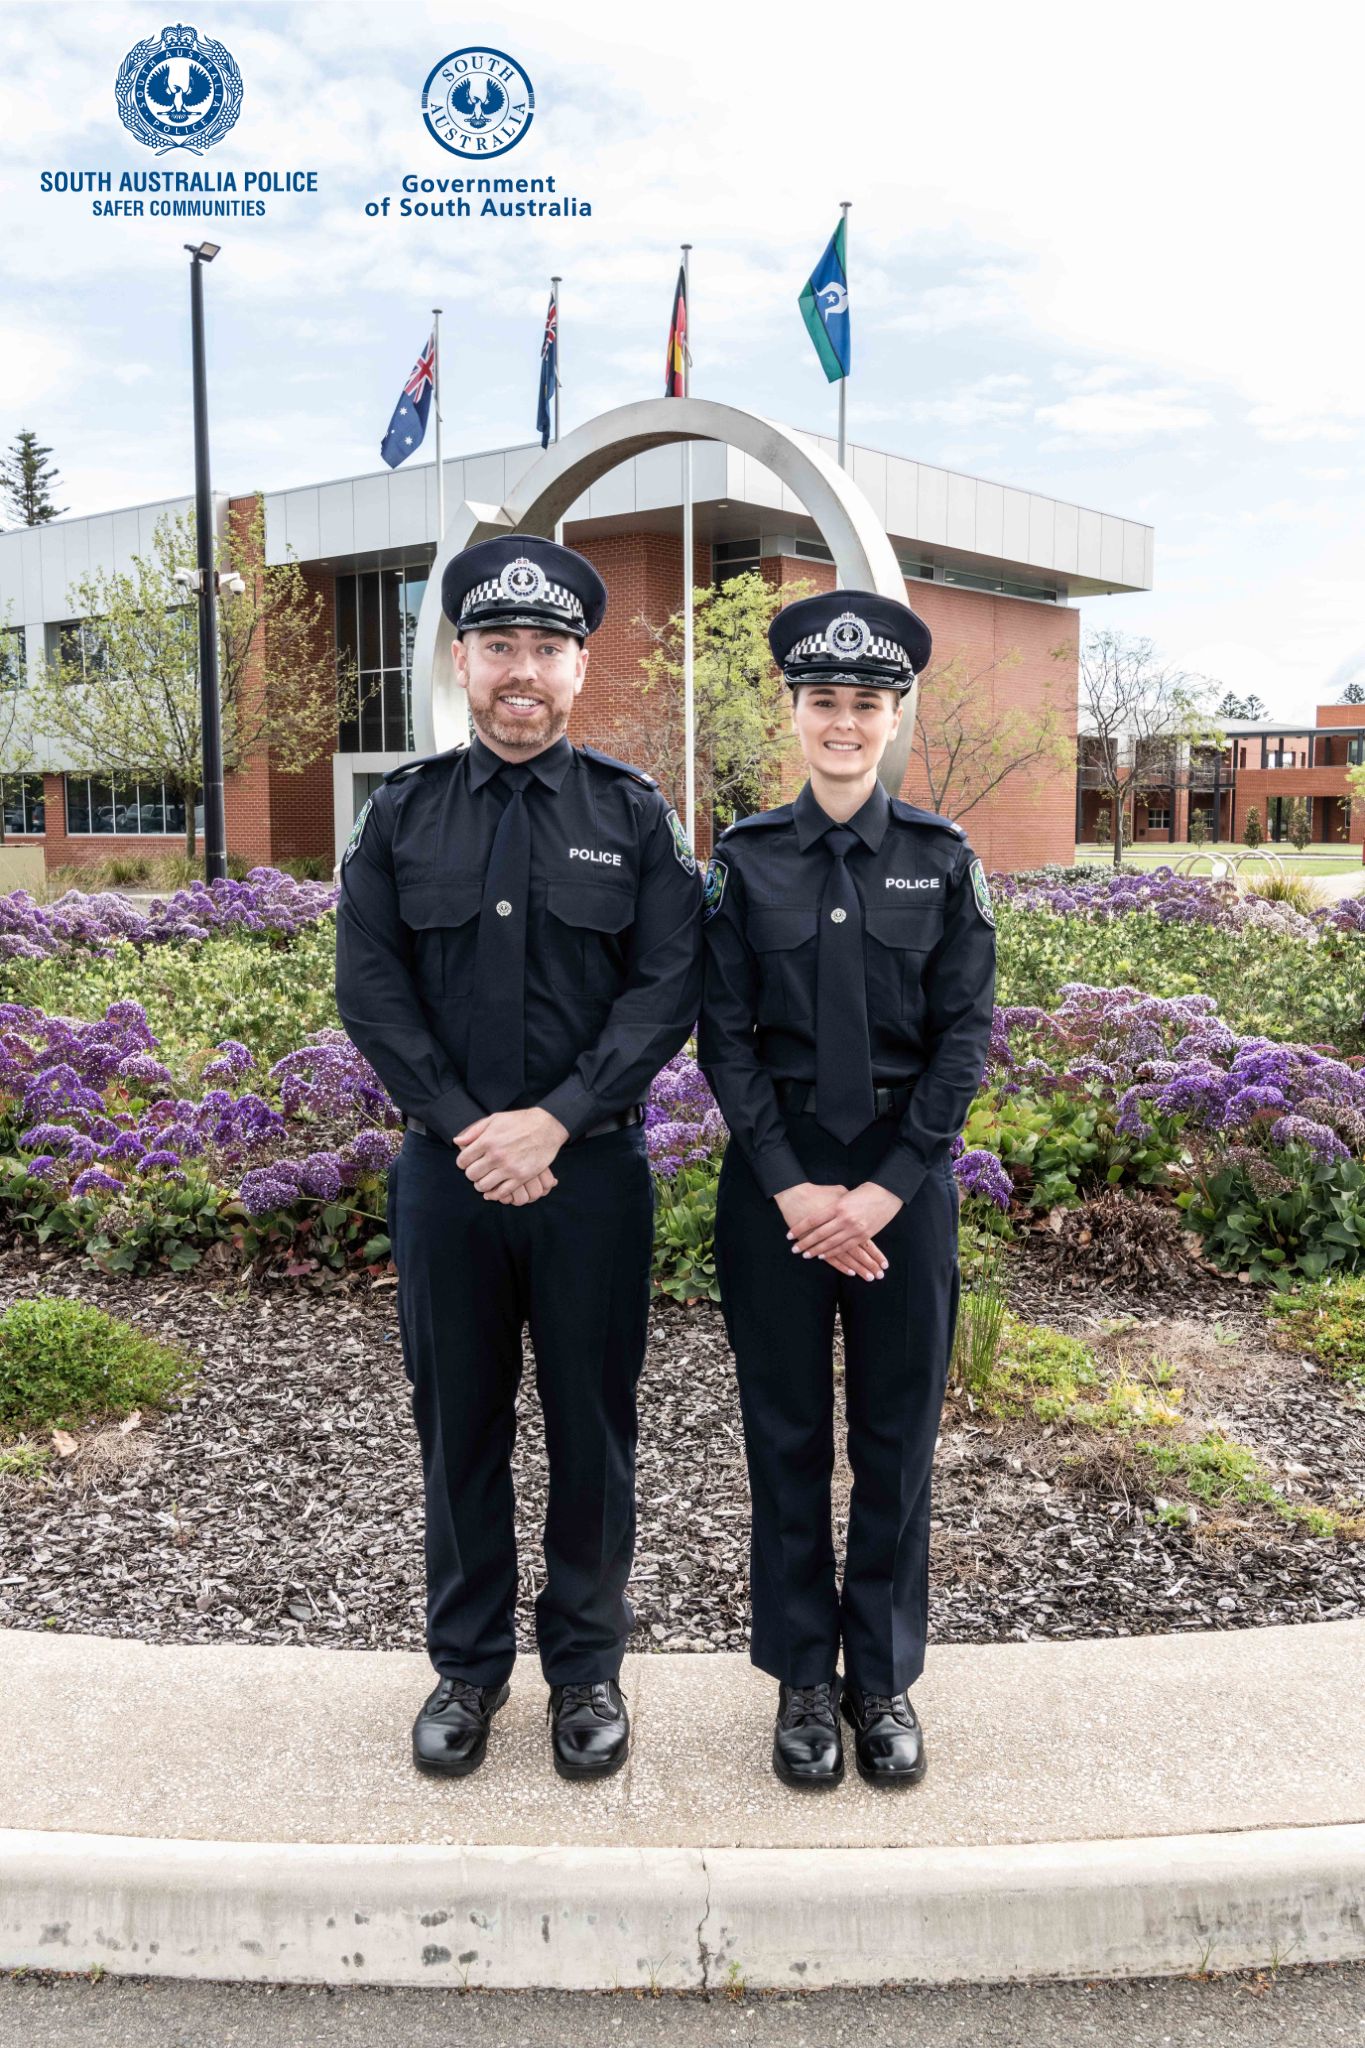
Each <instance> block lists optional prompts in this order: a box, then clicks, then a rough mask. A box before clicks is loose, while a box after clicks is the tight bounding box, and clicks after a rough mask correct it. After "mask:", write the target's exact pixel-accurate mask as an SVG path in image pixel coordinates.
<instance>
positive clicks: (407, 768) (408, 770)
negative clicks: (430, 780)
mask: <svg viewBox="0 0 1365 2048" xmlns="http://www.w3.org/2000/svg"><path fill="white" fill-rule="evenodd" d="M468 745H469V742H468V740H461V741H460V743H459V745H458V746H455V747H443V748H442V749H441V751H440V753H439V754H423V755H422V757H421V759H420V760H419V761H402V762H400V763H399V765H398V767H397V768H390V770H389V772H388V774H387V775H384V776H381V777H380V780H381V781H382V782H396V781H397V780H398V777H399V776H400V775H415V774H416V772H417V770H418V769H419V768H425V767H427V766H428V764H429V763H430V762H432V761H453V760H454V758H455V756H456V755H457V754H463V753H464V752H465V751H466V749H467V747H468Z"/></svg>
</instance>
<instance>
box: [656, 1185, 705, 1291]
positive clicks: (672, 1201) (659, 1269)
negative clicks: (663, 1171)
mask: <svg viewBox="0 0 1365 2048" xmlns="http://www.w3.org/2000/svg"><path fill="white" fill-rule="evenodd" d="M716 1181H717V1171H716V1168H715V1167H714V1166H711V1165H700V1166H680V1167H679V1168H678V1171H677V1173H676V1175H675V1176H674V1178H673V1179H672V1180H665V1179H664V1178H663V1177H662V1176H660V1177H659V1178H658V1179H656V1181H655V1183H654V1186H655V1189H656V1191H657V1200H656V1204H655V1211H654V1284H655V1286H656V1287H657V1288H658V1289H659V1291H660V1293H662V1294H668V1295H671V1296H672V1297H673V1299H674V1300H675V1301H719V1300H720V1282H719V1280H717V1278H716V1253H715V1235H716Z"/></svg>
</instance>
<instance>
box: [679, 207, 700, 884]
mask: <svg viewBox="0 0 1365 2048" xmlns="http://www.w3.org/2000/svg"><path fill="white" fill-rule="evenodd" d="M691 254H692V244H691V243H690V242H684V243H683V245H682V260H683V299H684V301H685V303H686V306H687V333H686V336H685V338H684V342H683V397H684V398H690V397H691V395H692V265H691V261H690V259H691ZM692 657H693V646H692V443H691V442H690V441H684V442H683V756H684V761H685V764H686V765H685V789H684V796H683V807H684V810H685V812H686V816H687V843H688V845H689V846H692V847H695V846H696V843H697V764H696V759H695V753H696V706H695V703H694V700H693V688H692V684H693V658H692Z"/></svg>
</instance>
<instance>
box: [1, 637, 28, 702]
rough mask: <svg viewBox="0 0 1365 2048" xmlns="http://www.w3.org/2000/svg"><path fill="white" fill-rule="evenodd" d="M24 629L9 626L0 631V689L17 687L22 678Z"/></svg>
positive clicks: (24, 643) (24, 645)
mask: <svg viewBox="0 0 1365 2048" xmlns="http://www.w3.org/2000/svg"><path fill="white" fill-rule="evenodd" d="M25 647H26V642H25V639H24V629H23V627H22V626H10V627H9V628H8V629H7V630H6V631H5V632H3V633H0V689H6V690H8V689H18V688H19V687H20V686H21V685H22V683H23V680H24V665H25V660H26V656H25Z"/></svg>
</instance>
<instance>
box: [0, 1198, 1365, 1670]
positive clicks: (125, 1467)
mask: <svg viewBox="0 0 1365 2048" xmlns="http://www.w3.org/2000/svg"><path fill="white" fill-rule="evenodd" d="M1091 1221H1092V1222H1094V1221H1095V1219H1093V1218H1092V1219H1091ZM1087 1227H1088V1226H1087ZM1077 1229H1078V1226H1077V1225H1075V1224H1074V1223H1068V1224H1067V1226H1066V1228H1065V1229H1064V1230H1062V1231H1060V1232H1059V1231H1051V1230H1042V1231H1037V1232H1033V1233H1030V1234H1028V1235H1027V1236H1025V1237H1024V1238H1023V1239H1022V1241H1021V1242H1020V1244H1019V1246H1018V1247H1017V1249H1016V1250H1014V1251H1013V1252H1012V1253H1011V1255H1010V1258H1009V1262H1008V1288H1009V1293H1010V1297H1011V1301H1012V1305H1013V1306H1014V1308H1015V1309H1016V1311H1017V1312H1018V1313H1019V1314H1020V1315H1022V1316H1025V1317H1027V1318H1028V1319H1030V1320H1034V1321H1040V1322H1047V1323H1050V1324H1053V1325H1055V1326H1058V1327H1061V1328H1064V1329H1067V1330H1069V1331H1072V1332H1074V1333H1075V1334H1078V1335H1082V1336H1085V1337H1086V1338H1087V1339H1089V1340H1092V1341H1095V1342H1097V1343H1100V1344H1111V1345H1112V1344H1114V1343H1123V1344H1129V1345H1131V1344H1133V1343H1134V1342H1137V1341H1139V1340H1140V1343H1141V1345H1143V1346H1145V1347H1146V1348H1147V1349H1148V1350H1149V1351H1150V1350H1156V1351H1158V1352H1159V1353H1160V1355H1162V1356H1164V1357H1166V1358H1167V1359H1168V1360H1169V1361H1170V1363H1171V1365H1172V1367H1173V1370H1174V1376H1175V1378H1176V1379H1177V1380H1179V1381H1182V1382H1183V1383H1184V1384H1185V1386H1186V1390H1187V1393H1186V1405H1187V1407H1190V1408H1197V1412H1198V1415H1199V1418H1200V1422H1201V1426H1202V1425H1204V1424H1205V1423H1207V1424H1208V1425H1209V1426H1221V1427H1223V1428H1225V1429H1226V1430H1227V1432H1228V1433H1229V1434H1230V1435H1233V1436H1235V1437H1236V1438H1237V1439H1238V1440H1239V1441H1240V1442H1243V1443H1245V1444H1246V1445H1248V1447H1250V1448H1251V1449H1253V1450H1254V1451H1256V1453H1257V1454H1258V1456H1259V1457H1260V1458H1261V1459H1262V1461H1263V1463H1264V1464H1265V1465H1266V1467H1267V1469H1268V1470H1269V1471H1270V1472H1271V1473H1272V1475H1273V1476H1276V1477H1277V1478H1279V1477H1281V1475H1283V1478H1282V1483H1283V1484H1284V1485H1285V1487H1286V1489H1287V1492H1288V1494H1289V1495H1290V1496H1291V1497H1292V1496H1293V1495H1294V1493H1295V1492H1296V1491H1298V1492H1299V1493H1304V1492H1305V1489H1306V1494H1305V1497H1307V1498H1311V1499H1312V1500H1313V1501H1315V1502H1317V1503H1320V1504H1323V1505H1334V1506H1337V1507H1343V1508H1348V1509H1349V1508H1350V1507H1351V1506H1353V1505H1354V1506H1355V1507H1356V1508H1359V1507H1360V1505H1361V1503H1362V1495H1363V1494H1365V1401H1362V1400H1361V1398H1360V1397H1359V1396H1357V1395H1354V1394H1352V1393H1351V1392H1350V1391H1349V1390H1348V1389H1345V1388H1343V1387H1342V1386H1341V1385H1339V1384H1337V1383H1336V1382H1334V1381H1332V1380H1331V1379H1330V1378H1329V1377H1328V1376H1327V1375H1326V1374H1324V1373H1322V1372H1320V1371H1317V1370H1315V1369H1314V1368H1313V1367H1312V1366H1311V1364H1309V1362H1308V1361H1306V1360H1305V1359H1302V1358H1300V1357H1299V1356H1297V1355H1295V1354H1294V1353H1292V1352H1286V1351H1282V1350H1277V1349H1274V1348H1272V1347H1270V1346H1268V1345H1267V1343H1266V1339H1265V1319H1264V1308H1263V1301H1262V1298H1261V1296H1260V1292H1259V1290H1254V1289H1250V1288H1247V1287H1244V1286H1239V1285H1238V1283H1237V1282H1236V1280H1235V1279H1233V1280H1229V1279H1226V1278H1223V1277H1220V1276H1215V1275H1213V1274H1211V1273H1209V1272H1208V1271H1207V1270H1206V1269H1205V1268H1203V1267H1202V1266H1201V1265H1200V1263H1199V1262H1198V1261H1197V1260H1196V1259H1194V1258H1192V1257H1190V1256H1188V1255H1187V1254H1186V1253H1184V1252H1183V1251H1182V1250H1181V1249H1180V1247H1179V1246H1178V1245H1177V1244H1174V1243H1171V1242H1165V1241H1163V1242H1161V1243H1158V1244H1156V1245H1155V1246H1154V1247H1148V1248H1147V1250H1146V1252H1144V1250H1143V1248H1142V1246H1141V1245H1139V1246H1138V1247H1137V1250H1136V1251H1134V1249H1133V1246H1132V1244H1131V1243H1130V1242H1129V1240H1128V1239H1126V1238H1125V1240H1124V1243H1123V1245H1122V1246H1121V1247H1120V1248H1119V1251H1118V1253H1114V1251H1113V1247H1112V1246H1110V1247H1109V1248H1108V1249H1107V1250H1106V1246H1105V1240H1104V1233H1103V1230H1102V1229H1101V1228H1100V1227H1099V1226H1098V1224H1097V1225H1096V1229H1095V1243H1094V1246H1093V1256H1091V1253H1092V1247H1091V1245H1090V1241H1089V1239H1087V1241H1086V1243H1084V1244H1078V1243H1077V1242H1076V1239H1077ZM1082 1234H1084V1231H1082ZM39 1290H40V1291H42V1292H45V1293H49V1294H56V1295H67V1296H73V1297H77V1298H79V1299H81V1300H83V1301H87V1302H91V1303H94V1304H96V1305H98V1306H99V1307H102V1308H104V1309H107V1310H108V1311H109V1312H110V1313H111V1314H115V1315H119V1316H122V1317H124V1318H126V1319H127V1320H129V1321H131V1322H135V1323H136V1324H138V1325H139V1326H140V1327H141V1328H143V1329H145V1330H147V1331H149V1332H152V1333H154V1334H156V1335H157V1336H159V1337H162V1338H165V1339H167V1340H172V1341H177V1342H179V1343H180V1344H182V1345H183V1346H185V1347H186V1348H187V1349H188V1350H189V1351H191V1352H192V1353H194V1354H195V1355H196V1356H197V1357H198V1358H199V1359H200V1360H201V1361H202V1364H201V1369H200V1372H199V1376H198V1379H197V1382H196V1384H195V1386H194V1388H193V1390H192V1391H191V1393H190V1394H189V1396H188V1398H186V1399H185V1400H184V1401H183V1402H182V1403H181V1404H180V1405H177V1406H174V1407H172V1408H171V1409H169V1410H168V1411H167V1412H165V1413H162V1414H150V1413H149V1414H147V1415H145V1416H144V1417H143V1419H142V1422H141V1424H140V1426H138V1427H136V1428H133V1429H129V1430H124V1431H120V1430H119V1429H118V1428H116V1427H105V1428H102V1429H101V1428H93V1429H87V1430H85V1431H82V1432H80V1433H79V1437H78V1448H77V1450H76V1451H75V1453H74V1454H73V1455H71V1456H69V1457H67V1458H66V1459H64V1460H62V1461H61V1462H59V1463H54V1465H53V1466H52V1467H51V1468H49V1471H48V1473H47V1475H46V1476H42V1477H38V1478H25V1479H21V1478H16V1477H11V1478H0V1625H4V1626H10V1627H21V1628H55V1629H59V1630H76V1631H88V1632H93V1633H96V1634H103V1635H120V1636H132V1637H138V1638H141V1639H143V1640H146V1641H164V1642H220V1641H224V1640H235V1641H252V1642H265V1643H307V1644H314V1645H326V1646H330V1647H336V1648H352V1649H375V1648H402V1649H419V1648H420V1647H421V1645H422V1606H423V1594H422V1519H421V1494H420V1485H419V1467H418V1457H417V1444H416V1437H415V1434H414V1431H413V1428H412V1423H411V1413H410V1407H409V1388H408V1382H407V1379H406V1377H405V1375H404V1372H403V1366H402V1358H401V1353H400V1349H399V1342H398V1327H397V1317H396V1309H395V1302H394V1291H393V1287H392V1286H391V1285H389V1286H384V1285H374V1284H372V1283H371V1281H370V1280H369V1279H368V1278H365V1279H359V1280H356V1281H353V1282H350V1283H347V1284H343V1285H339V1286H336V1287H334V1288H332V1289H330V1290H328V1291H314V1290H312V1289H310V1288H306V1287H300V1286H298V1285H297V1284H293V1283H289V1282H285V1281H279V1280H264V1281H256V1282H253V1283H251V1284H249V1285H247V1284H245V1283H244V1282H243V1281H242V1280H241V1279H240V1278H239V1277H237V1276H226V1277H225V1276H222V1275H219V1276H218V1277H216V1278H214V1277H210V1276H207V1275H203V1274H202V1273H200V1274H195V1275H191V1276H189V1277H186V1278H174V1277H172V1276H170V1275H167V1276H165V1277H156V1276H153V1277H150V1278H147V1277H144V1278H138V1279H121V1278H115V1277H110V1276H106V1275H103V1274H101V1273H98V1272H96V1271H94V1270H92V1269H91V1268H90V1267H89V1266H88V1265H87V1264H85V1263H84V1261H83V1260H82V1259H81V1258H79V1257H68V1256H65V1255H51V1256H43V1257H41V1258H40V1257H38V1256H37V1255H35V1253H34V1251H33V1249H32V1247H31V1246H12V1247H10V1248H9V1249H8V1250H6V1251H3V1252H0V1307H4V1306H7V1305H8V1304H9V1303H10V1302H13V1301H15V1300H19V1299H21V1298H24V1297H27V1296H30V1295H32V1294H33V1293H34V1292H35V1291H39ZM1125 1318H1127V1319H1130V1320H1129V1322H1128V1325H1127V1327H1126V1328H1125V1329H1120V1330H1119V1331H1118V1333H1117V1334H1115V1328H1114V1325H1115V1319H1125ZM520 1406H521V1424H520V1429H519V1434H518V1443H517V1451H516V1478H517V1489H518V1502H519V1508H518V1541H519V1548H520V1557H521V1596H522V1597H521V1612H520V1623H521V1629H522V1640H523V1642H524V1644H525V1645H526V1646H527V1647H529V1646H530V1645H531V1642H532V1636H531V1633H530V1627H529V1623H530V1603H531V1600H532V1599H533V1597H534V1594H535V1591H536V1589H537V1585H538V1583H539V1574H540V1568H541V1559H540V1547H539V1530H540V1525H541V1521H542V1519H543V1514H544V1502H545V1477H546V1474H545V1458H544V1444H543V1437H542V1433H541V1428H540V1417H539V1409H538V1405H537V1402H536V1399H535V1394H534V1373H533V1364H532V1361H531V1357H530V1353H529V1349H528V1352H527V1370H526V1376H525V1380H524V1382H523V1392H522V1396H521V1403H520ZM640 1418H641V1428H640V1449H639V1502H640V1527H639V1544H638V1550H637V1556H636V1565H635V1572H634V1576H633V1579H632V1582H631V1596H632V1599H633V1602H634V1605H635V1609H636V1615H637V1621H638V1632H637V1637H636V1643H637V1646H639V1647H642V1648H650V1647H656V1648H659V1649H675V1650H676V1649H687V1650H698V1651H702V1650H737V1649H742V1648H744V1647H745V1644H746V1642H747V1623H748V1608H747V1590H746V1588H747V1564H748V1491H747V1485H746V1480H745V1473H744V1457H743V1439H742V1435H741V1429H740V1420H739V1408H738V1403H737V1400H736V1396H735V1386H734V1374H733V1366H732V1361H731V1358H730V1353H729V1348H728V1345H727V1344H726V1341H725V1333H724V1328H723V1325H722V1322H721V1317H720V1313H719V1310H717V1309H715V1308H713V1307H710V1306H700V1307H693V1308H685V1307H681V1306H679V1305H677V1304H674V1303H671V1302H668V1301H666V1300H662V1299H661V1300H659V1301H657V1303H656V1307H655V1311H654V1316H653V1322H652V1328H651V1336H650V1347H649V1356H648V1362H647V1364H646V1368H645V1372H644V1376H643V1380H642V1383H641V1389H640ZM1076 1448H1077V1440H1076V1438H1075V1436H1074V1435H1068V1433H1067V1432H1066V1431H1061V1432H1058V1431H1056V1430H1053V1429H1050V1428H1048V1429H1045V1428H1043V1427H1041V1426H1040V1425H1039V1424H1038V1423H1037V1422H1036V1421H1034V1420H1032V1419H1028V1420H1013V1421H1007V1422H1002V1421H999V1420H995V1419H991V1418H988V1417H983V1416H982V1415H980V1414H979V1413H973V1412H971V1410H970V1409H969V1408H968V1406H967V1405H966V1404H965V1403H964V1402H960V1401H958V1400H956V1399H951V1400H950V1403H949V1406H948V1407H947V1409H946V1410H945V1413H944V1419H943V1428H942V1432H941V1436H940V1441H939V1448H938V1460H937V1465H936V1477H935V1497H934V1509H933V1564H932V1573H931V1578H932V1600H931V1623H930V1626H931V1636H932V1639H933V1640H935V1641H938V1642H993V1641H1000V1640H1015V1641H1018V1640H1022V1639H1024V1638H1028V1637H1035V1636H1046V1637H1053V1638H1059V1637H1075V1636H1092V1635H1139V1634H1146V1633H1152V1632H1164V1631H1170V1630H1175V1629H1205V1628H1220V1627H1224V1628H1244V1627H1250V1626H1257V1625H1262V1624H1267V1623H1272V1622H1301V1621H1326V1620H1339V1619H1345V1618H1348V1617H1353V1616H1357V1615H1360V1614H1362V1613H1365V1542H1349V1541H1344V1540H1342V1539H1340V1538H1337V1537H1331V1538H1322V1537H1315V1536H1311V1535H1308V1534H1305V1533H1303V1532H1302V1531H1301V1530H1298V1529H1295V1528H1293V1527H1291V1526H1289V1525H1287V1524H1285V1523H1284V1522H1282V1521H1281V1520H1279V1519H1278V1518H1277V1517H1276V1515H1275V1514H1274V1513H1273V1512H1272V1511H1270V1510H1268V1509H1265V1508H1260V1507H1258V1508H1253V1509H1249V1510H1247V1511H1246V1512H1245V1513H1241V1514H1239V1515H1227V1514H1205V1515H1203V1516H1201V1519H1200V1521H1199V1522H1198V1524H1196V1526H1194V1527H1193V1528H1178V1527H1173V1526H1167V1525H1164V1524H1161V1523H1158V1522H1154V1521H1153V1520H1152V1519H1151V1518H1150V1516H1151V1497H1150V1494H1149V1493H1144V1492H1143V1491H1142V1490H1141V1489H1138V1490H1135V1489H1134V1485H1133V1475H1132V1471H1131V1469H1130V1467H1129V1466H1128V1465H1127V1464H1126V1463H1125V1461H1124V1460H1123V1459H1122V1458H1121V1457H1115V1456H1111V1455H1110V1454H1109V1451H1108V1450H1107V1449H1106V1448H1105V1446H1104V1445H1103V1444H1100V1443H1096V1444H1095V1445H1094V1446H1093V1447H1092V1451H1093V1454H1091V1455H1083V1456H1082V1459H1081V1462H1080V1463H1068V1462H1067V1460H1068V1457H1069V1456H1070V1455H1071V1454H1074V1453H1075V1452H1076ZM1082 1450H1083V1451H1084V1446H1082ZM848 1477H849V1475H848V1472H847V1467H846V1465H845V1464H844V1463H843V1461H842V1459H841V1460H840V1463H839V1466H838V1470H837V1472H836V1508H837V1510H838V1518H839V1519H840V1520H841V1519H842V1514H843V1512H844V1511H845V1509H846V1505H847V1497H848ZM839 1533H840V1534H841V1533H842V1532H841V1530H840V1531H839Z"/></svg>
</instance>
